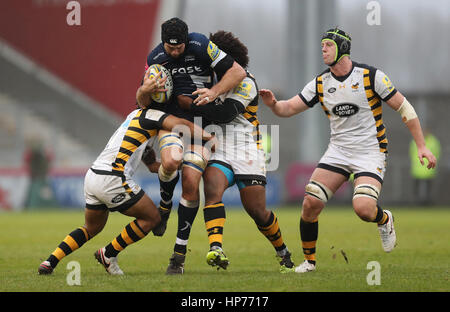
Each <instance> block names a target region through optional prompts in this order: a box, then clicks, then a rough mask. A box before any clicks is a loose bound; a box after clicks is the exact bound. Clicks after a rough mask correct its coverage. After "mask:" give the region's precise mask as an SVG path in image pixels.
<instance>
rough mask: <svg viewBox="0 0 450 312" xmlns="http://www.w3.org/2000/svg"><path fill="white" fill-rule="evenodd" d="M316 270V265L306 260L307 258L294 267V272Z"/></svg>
mask: <svg viewBox="0 0 450 312" xmlns="http://www.w3.org/2000/svg"><path fill="white" fill-rule="evenodd" d="M315 270H316V265H315V264H312V263H310V262H308V260H305V261H303V263H301V264H300V265H299V266H298V267H296V268H295V273H306V272H312V271H315Z"/></svg>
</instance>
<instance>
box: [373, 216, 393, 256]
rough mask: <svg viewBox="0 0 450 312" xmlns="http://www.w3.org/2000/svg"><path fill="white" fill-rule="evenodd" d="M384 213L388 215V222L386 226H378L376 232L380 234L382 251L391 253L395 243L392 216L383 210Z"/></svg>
mask: <svg viewBox="0 0 450 312" xmlns="http://www.w3.org/2000/svg"><path fill="white" fill-rule="evenodd" d="M384 212H386V214H387V215H388V217H389V220H388V222H386V224H382V225H378V232H379V233H380V237H381V245H382V246H383V249H384V251H386V252H391V251H392V249H394V247H395V242H396V241H397V236H396V235H395V229H394V216H393V215H392V213H391V212H390V211H389V210H384Z"/></svg>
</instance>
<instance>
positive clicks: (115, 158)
mask: <svg viewBox="0 0 450 312" xmlns="http://www.w3.org/2000/svg"><path fill="white" fill-rule="evenodd" d="M166 116H167V114H166V113H164V112H162V111H158V110H154V109H144V110H142V109H136V110H134V111H132V112H131V113H130V114H129V115H128V116H127V118H126V119H125V121H124V122H123V123H122V124H121V125H120V126H119V128H118V129H117V130H116V131H115V132H114V134H113V135H112V136H111V138H110V139H109V141H108V144H106V146H105V148H104V149H103V151H102V152H101V153H100V155H99V156H98V157H97V159H96V160H95V161H94V163H93V164H92V167H91V168H92V169H94V170H101V171H106V172H111V174H113V175H125V176H126V177H131V176H132V175H133V174H134V172H135V170H136V168H137V166H138V165H139V162H140V160H141V157H142V153H143V151H144V149H145V147H146V146H147V144H148V143H149V141H150V140H154V138H156V135H157V133H158V129H160V128H161V124H162V121H163V120H164V118H165V117H166Z"/></svg>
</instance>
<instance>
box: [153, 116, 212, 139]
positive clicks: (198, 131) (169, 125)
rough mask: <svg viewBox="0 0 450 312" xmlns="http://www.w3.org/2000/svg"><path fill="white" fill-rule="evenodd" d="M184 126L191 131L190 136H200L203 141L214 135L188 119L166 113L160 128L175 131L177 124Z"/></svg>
mask: <svg viewBox="0 0 450 312" xmlns="http://www.w3.org/2000/svg"><path fill="white" fill-rule="evenodd" d="M180 125H183V126H186V127H188V128H189V131H190V133H191V136H193V137H195V138H200V139H202V140H203V141H209V140H211V139H212V138H213V137H214V136H212V135H211V134H210V133H209V132H206V131H205V130H203V129H202V128H201V127H199V126H197V125H196V124H194V123H192V122H190V121H189V120H186V119H183V118H178V117H175V116H173V115H168V116H167V117H166V118H165V119H164V120H163V122H162V129H164V130H168V131H176V130H177V129H176V127H177V126H180Z"/></svg>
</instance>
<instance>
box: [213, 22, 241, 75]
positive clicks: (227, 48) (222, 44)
mask: <svg viewBox="0 0 450 312" xmlns="http://www.w3.org/2000/svg"><path fill="white" fill-rule="evenodd" d="M209 40H211V41H212V42H214V43H215V44H216V45H217V46H218V47H219V49H220V50H222V51H223V52H225V53H226V54H228V55H229V56H231V57H232V58H233V59H234V60H235V61H236V62H237V63H238V64H239V65H241V66H242V67H243V68H247V66H248V62H249V58H248V49H247V47H246V46H245V45H244V44H243V43H242V42H241V41H240V40H239V39H238V38H236V37H235V36H234V35H233V34H232V33H231V32H228V31H224V30H219V31H217V32H216V33H214V34H210V35H209Z"/></svg>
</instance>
